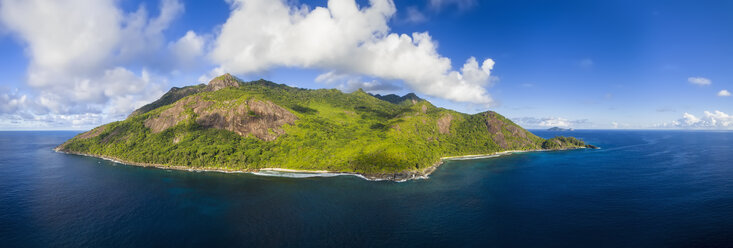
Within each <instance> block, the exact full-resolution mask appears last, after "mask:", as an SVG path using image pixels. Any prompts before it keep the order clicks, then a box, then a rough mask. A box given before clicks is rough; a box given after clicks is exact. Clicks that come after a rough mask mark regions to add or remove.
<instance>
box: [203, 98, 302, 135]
mask: <svg viewBox="0 0 733 248" xmlns="http://www.w3.org/2000/svg"><path fill="white" fill-rule="evenodd" d="M194 112H195V111H194ZM197 114H199V117H198V118H196V123H198V124H199V125H201V126H204V127H209V128H217V129H224V130H229V131H232V132H235V133H237V134H239V135H241V136H247V135H253V136H255V137H257V138H259V139H261V140H265V141H272V140H275V139H276V138H277V137H278V136H280V135H282V134H284V133H285V131H284V130H283V129H282V126H283V125H285V124H293V123H295V120H297V117H296V116H295V115H294V114H293V113H291V112H290V111H288V110H287V109H284V108H282V107H280V106H278V105H276V104H274V103H272V102H269V101H258V100H247V101H246V102H245V103H242V104H240V105H238V106H236V107H234V108H228V109H223V108H218V109H213V110H210V111H205V112H203V113H197Z"/></svg>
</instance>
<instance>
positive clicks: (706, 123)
mask: <svg viewBox="0 0 733 248" xmlns="http://www.w3.org/2000/svg"><path fill="white" fill-rule="evenodd" d="M657 127H659V128H690V129H731V128H733V116H731V115H728V114H726V113H724V112H722V111H718V110H716V111H713V112H710V111H705V112H703V116H700V117H698V116H695V115H693V114H690V113H686V112H685V113H684V114H683V115H682V118H680V119H678V120H676V121H672V122H668V123H663V124H661V125H657Z"/></svg>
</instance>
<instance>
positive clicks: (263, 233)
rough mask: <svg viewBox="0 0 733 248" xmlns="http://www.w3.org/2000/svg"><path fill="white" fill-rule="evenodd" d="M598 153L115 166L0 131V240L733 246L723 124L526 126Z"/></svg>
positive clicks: (731, 178)
mask: <svg viewBox="0 0 733 248" xmlns="http://www.w3.org/2000/svg"><path fill="white" fill-rule="evenodd" d="M535 133H536V134H538V135H540V136H543V137H552V136H554V135H557V134H561V135H573V136H576V137H580V138H583V139H584V140H586V141H587V142H589V143H591V144H595V145H598V146H601V147H602V148H603V149H600V150H587V149H586V150H574V151H558V152H535V153H524V154H515V155H510V156H503V157H499V158H491V159H481V160H465V161H450V162H447V163H446V164H444V165H443V166H441V167H440V168H438V170H437V171H436V172H435V173H434V174H433V175H431V177H430V179H428V180H415V181H409V182H404V183H395V182H370V181H365V180H363V179H360V178H357V177H352V176H339V177H327V178H282V177H264V176H256V175H251V174H225V173H216V172H187V171H171V170H162V169H150V168H140V167H134V166H126V165H120V164H117V163H114V162H110V161H105V160H101V159H96V158H90V157H82V156H76V155H66V154H59V153H55V152H53V151H52V150H51V149H52V148H53V147H54V146H56V145H57V144H59V143H61V142H63V141H64V140H66V139H68V138H70V137H72V136H74V135H75V134H76V133H75V132H0V246H3V247H49V246H52V247H58V246H74V247H78V246H84V247H102V246H111V247H149V246H184V247H200V246H208V245H218V246H310V247H323V246H352V247H353V246H383V245H390V246H429V247H439V246H459V247H461V246H464V247H465V246H497V247H517V246H531V247H538V246H541V247H553V246H554V247H589V246H590V247H696V246H698V247H699V246H733V162H731V161H733V132H688V131H574V132H570V133H568V132H565V133H563V132H547V131H536V132H535Z"/></svg>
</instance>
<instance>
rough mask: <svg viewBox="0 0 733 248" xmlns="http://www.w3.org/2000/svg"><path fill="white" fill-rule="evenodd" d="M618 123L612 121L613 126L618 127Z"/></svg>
mask: <svg viewBox="0 0 733 248" xmlns="http://www.w3.org/2000/svg"><path fill="white" fill-rule="evenodd" d="M618 125H619V124H618V122H615V121H614V122H611V126H613V128H618Z"/></svg>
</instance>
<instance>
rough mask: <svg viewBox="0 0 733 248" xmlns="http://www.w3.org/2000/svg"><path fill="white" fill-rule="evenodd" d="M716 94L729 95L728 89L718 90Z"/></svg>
mask: <svg viewBox="0 0 733 248" xmlns="http://www.w3.org/2000/svg"><path fill="white" fill-rule="evenodd" d="M718 96H730V92H729V91H728V90H721V91H719V92H718Z"/></svg>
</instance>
